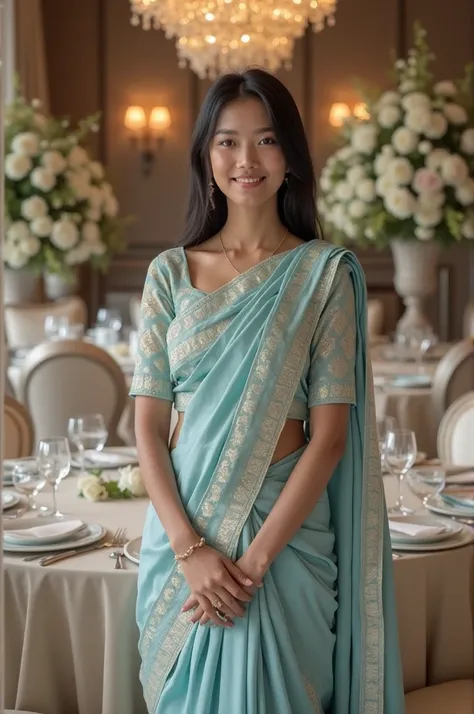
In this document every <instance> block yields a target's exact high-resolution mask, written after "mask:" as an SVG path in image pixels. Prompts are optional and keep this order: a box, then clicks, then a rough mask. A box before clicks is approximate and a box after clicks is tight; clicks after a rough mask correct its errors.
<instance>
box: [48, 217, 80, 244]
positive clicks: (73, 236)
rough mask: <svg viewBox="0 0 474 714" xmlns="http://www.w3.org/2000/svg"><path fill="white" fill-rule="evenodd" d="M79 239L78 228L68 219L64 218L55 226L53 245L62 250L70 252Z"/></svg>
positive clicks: (52, 238)
mask: <svg viewBox="0 0 474 714" xmlns="http://www.w3.org/2000/svg"><path fill="white" fill-rule="evenodd" d="M78 238H79V231H78V229H77V226H76V225H75V224H74V223H73V222H72V221H69V220H68V219H67V218H62V219H61V220H59V221H56V222H55V223H54V224H53V230H52V232H51V243H53V245H55V246H56V247H57V248H59V249H60V250H70V249H71V248H73V247H74V246H75V245H76V243H77V241H78Z"/></svg>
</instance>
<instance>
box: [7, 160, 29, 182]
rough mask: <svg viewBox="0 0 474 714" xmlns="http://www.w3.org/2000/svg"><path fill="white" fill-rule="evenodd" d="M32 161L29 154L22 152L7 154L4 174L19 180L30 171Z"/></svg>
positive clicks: (13, 179)
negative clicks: (24, 154)
mask: <svg viewBox="0 0 474 714" xmlns="http://www.w3.org/2000/svg"><path fill="white" fill-rule="evenodd" d="M31 167H32V163H31V159H30V157H29V156H23V154H8V155H7V156H6V157H5V175H6V177H7V178H9V179H11V180H12V181H21V179H23V178H25V176H26V175H27V174H29V172H30V171H31Z"/></svg>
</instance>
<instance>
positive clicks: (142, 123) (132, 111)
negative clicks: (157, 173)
mask: <svg viewBox="0 0 474 714" xmlns="http://www.w3.org/2000/svg"><path fill="white" fill-rule="evenodd" d="M124 125H125V127H126V129H128V130H129V131H130V132H131V137H130V138H131V142H132V144H133V146H135V147H136V148H137V149H138V150H139V151H140V154H141V159H142V167H143V174H144V175H145V176H149V175H150V173H151V168H152V165H153V162H154V160H155V156H156V152H157V150H159V149H160V147H161V146H162V144H163V142H164V140H165V134H166V131H167V130H168V129H169V127H170V126H171V117H170V113H169V109H168V107H153V109H152V110H151V112H150V115H149V117H148V120H147V118H146V114H145V110H144V109H143V107H137V106H132V107H128V108H127V111H126V112H125V118H124Z"/></svg>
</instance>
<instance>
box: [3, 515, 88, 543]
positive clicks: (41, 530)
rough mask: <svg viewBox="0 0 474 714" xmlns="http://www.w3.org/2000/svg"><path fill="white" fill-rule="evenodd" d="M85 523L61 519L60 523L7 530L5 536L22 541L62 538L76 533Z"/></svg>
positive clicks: (11, 539)
mask: <svg viewBox="0 0 474 714" xmlns="http://www.w3.org/2000/svg"><path fill="white" fill-rule="evenodd" d="M83 525H84V523H83V522H82V521H79V520H75V521H60V522H59V523H48V524H46V525H44V526H34V528H19V529H17V530H13V529H12V530H6V531H5V532H4V538H5V540H8V541H11V542H13V541H15V542H16V543H21V542H22V541H31V540H34V539H36V538H38V539H41V540H43V539H45V538H62V537H64V536H65V535H69V534H70V533H74V532H75V531H77V530H79V528H82V526H83Z"/></svg>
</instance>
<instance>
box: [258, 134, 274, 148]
mask: <svg viewBox="0 0 474 714" xmlns="http://www.w3.org/2000/svg"><path fill="white" fill-rule="evenodd" d="M260 143H261V144H264V145H265V146H268V145H271V144H276V143H277V142H276V139H274V138H273V136H266V137H265V138H264V139H262V140H261V142H260Z"/></svg>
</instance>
